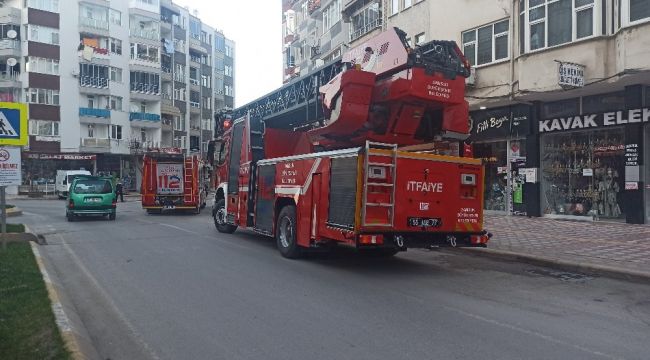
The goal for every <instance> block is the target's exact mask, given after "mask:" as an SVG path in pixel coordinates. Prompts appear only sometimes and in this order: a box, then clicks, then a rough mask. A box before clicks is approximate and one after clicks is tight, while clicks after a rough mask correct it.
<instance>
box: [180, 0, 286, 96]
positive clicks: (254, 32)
mask: <svg viewBox="0 0 650 360" xmlns="http://www.w3.org/2000/svg"><path fill="white" fill-rule="evenodd" d="M174 3H176V4H178V5H180V6H188V7H189V9H190V13H191V11H192V10H193V9H197V10H198V11H199V16H198V17H199V18H200V19H201V21H202V22H203V23H205V24H207V25H208V26H211V27H213V28H215V29H218V30H223V32H224V35H225V36H226V37H227V38H229V39H231V40H234V41H235V107H238V106H241V105H245V104H247V103H249V102H250V101H252V100H255V99H257V98H258V97H261V96H262V95H264V94H266V93H268V92H270V91H271V90H275V89H277V88H279V87H280V86H281V85H282V1H281V0H247V1H244V0H240V1H233V0H174Z"/></svg>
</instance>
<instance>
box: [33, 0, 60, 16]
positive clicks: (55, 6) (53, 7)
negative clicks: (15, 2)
mask: <svg viewBox="0 0 650 360" xmlns="http://www.w3.org/2000/svg"><path fill="white" fill-rule="evenodd" d="M27 6H28V7H30V8H34V9H39V10H43V11H49V12H55V13H58V12H59V0H28V1H27Z"/></svg>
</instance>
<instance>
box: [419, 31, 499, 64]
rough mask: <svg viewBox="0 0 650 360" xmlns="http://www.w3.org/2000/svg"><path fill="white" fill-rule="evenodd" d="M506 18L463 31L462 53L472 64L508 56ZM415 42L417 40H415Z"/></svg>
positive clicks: (484, 62)
mask: <svg viewBox="0 0 650 360" xmlns="http://www.w3.org/2000/svg"><path fill="white" fill-rule="evenodd" d="M508 30H509V23H508V20H502V21H499V22H496V23H493V24H490V25H487V26H483V27H480V28H478V29H473V30H469V31H465V32H464V33H463V34H462V39H463V53H464V54H465V57H466V58H467V59H468V60H469V62H470V63H471V64H472V65H485V64H489V63H492V62H495V61H498V60H503V59H507V58H508V53H509V51H508ZM416 42H417V41H416Z"/></svg>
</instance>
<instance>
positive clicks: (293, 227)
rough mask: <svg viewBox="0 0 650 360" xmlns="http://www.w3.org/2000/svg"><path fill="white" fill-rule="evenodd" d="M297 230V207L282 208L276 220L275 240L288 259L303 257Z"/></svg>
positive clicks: (281, 252)
mask: <svg viewBox="0 0 650 360" xmlns="http://www.w3.org/2000/svg"><path fill="white" fill-rule="evenodd" d="M297 230H298V224H297V222H296V207H295V206H294V205H287V206H285V207H283V208H282V210H281V211H280V214H279V215H278V219H277V220H276V223H275V240H276V243H277V246H278V250H279V251H280V254H282V256H284V257H286V258H288V259H297V258H299V257H300V256H301V255H302V249H301V247H300V246H299V245H298V231H297Z"/></svg>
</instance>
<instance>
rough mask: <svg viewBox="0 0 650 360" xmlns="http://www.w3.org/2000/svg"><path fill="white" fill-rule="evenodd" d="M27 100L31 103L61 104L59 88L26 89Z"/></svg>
mask: <svg viewBox="0 0 650 360" xmlns="http://www.w3.org/2000/svg"><path fill="white" fill-rule="evenodd" d="M25 102H26V103H30V104H43V105H59V90H49V89H34V88H30V89H25Z"/></svg>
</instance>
